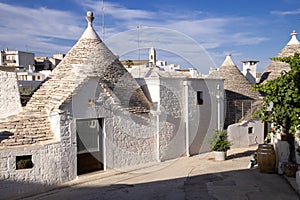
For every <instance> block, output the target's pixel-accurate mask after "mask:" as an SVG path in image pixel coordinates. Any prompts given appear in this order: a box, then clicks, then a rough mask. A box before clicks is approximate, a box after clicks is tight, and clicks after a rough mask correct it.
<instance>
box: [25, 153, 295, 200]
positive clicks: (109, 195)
mask: <svg viewBox="0 0 300 200" xmlns="http://www.w3.org/2000/svg"><path fill="white" fill-rule="evenodd" d="M255 149H256V147H250V148H240V149H233V150H230V151H229V153H228V155H229V156H228V157H229V158H228V160H226V161H224V162H222V161H221V162H217V161H214V159H213V155H212V153H209V154H205V155H201V156H194V157H190V158H187V157H183V158H180V159H177V160H172V161H167V162H163V163H161V164H160V165H158V166H152V167H151V166H150V167H145V168H143V169H136V170H132V171H128V172H122V171H115V170H109V171H108V172H98V173H92V174H87V175H83V176H80V177H79V179H78V180H76V181H73V182H69V183H67V184H64V185H63V186H62V187H60V188H57V189H54V190H52V191H49V192H46V193H42V194H39V195H36V196H30V197H28V198H26V199H43V200H46V199H49V200H50V199H51V200H52V199H72V200H74V199H83V200H96V199H116V200H117V199H172V200H176V199H180V200H181V199H218V200H223V199H224V200H225V199H230V200H232V199H237V200H243V199H250V200H251V199H253V200H254V199H255V200H260V199H262V200H267V199H272V200H276V199H278V200H285V199H286V200H294V199H299V197H298V195H297V193H296V192H295V191H294V190H293V188H292V187H291V186H290V185H289V183H288V182H287V181H286V179H285V178H284V177H283V176H281V175H277V174H264V173H260V172H259V170H258V169H248V168H247V166H248V164H249V161H250V159H251V158H252V156H251V155H252V154H253V152H254V150H255Z"/></svg>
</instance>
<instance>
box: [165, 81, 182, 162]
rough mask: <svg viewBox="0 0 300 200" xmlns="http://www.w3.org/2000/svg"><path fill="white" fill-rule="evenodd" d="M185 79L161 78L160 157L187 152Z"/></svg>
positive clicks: (166, 157) (171, 156) (174, 156)
mask: <svg viewBox="0 0 300 200" xmlns="http://www.w3.org/2000/svg"><path fill="white" fill-rule="evenodd" d="M182 86H183V80H181V79H173V78H162V79H160V105H159V112H160V115H159V151H160V152H159V158H160V160H162V161H164V160H169V159H174V158H178V157H180V156H182V155H184V153H185V130H184V128H185V122H184V111H183V108H184V107H183V106H184V105H183V98H184V91H183V87H182Z"/></svg>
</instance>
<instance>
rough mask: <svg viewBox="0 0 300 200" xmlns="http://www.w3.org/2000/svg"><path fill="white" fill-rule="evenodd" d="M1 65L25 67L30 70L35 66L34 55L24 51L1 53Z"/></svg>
mask: <svg viewBox="0 0 300 200" xmlns="http://www.w3.org/2000/svg"><path fill="white" fill-rule="evenodd" d="M0 65H5V66H15V67H23V68H26V69H28V67H29V66H33V65H34V53H30V52H23V51H10V50H8V49H6V50H2V51H0Z"/></svg>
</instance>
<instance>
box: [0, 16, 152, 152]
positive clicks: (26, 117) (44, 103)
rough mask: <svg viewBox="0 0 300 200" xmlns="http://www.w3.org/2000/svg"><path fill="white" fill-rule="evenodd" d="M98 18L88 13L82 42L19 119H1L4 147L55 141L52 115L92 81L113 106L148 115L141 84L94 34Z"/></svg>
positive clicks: (147, 106)
mask: <svg viewBox="0 0 300 200" xmlns="http://www.w3.org/2000/svg"><path fill="white" fill-rule="evenodd" d="M93 19H94V17H93V14H92V13H91V12H88V15H87V20H88V27H87V29H86V30H85V32H84V33H83V35H82V36H81V38H80V39H79V41H78V42H77V43H76V44H75V45H74V46H73V47H72V49H71V50H70V51H69V52H68V53H67V55H66V56H65V58H64V59H63V60H62V61H61V62H60V64H59V65H58V66H57V67H56V68H55V69H54V70H53V72H52V73H51V75H50V77H49V78H48V79H47V80H46V81H45V82H44V83H43V84H42V85H41V86H40V88H39V89H38V90H37V91H36V92H35V93H34V94H33V96H32V97H31V99H30V100H29V102H28V103H27V105H26V107H25V108H24V109H23V112H21V113H20V114H18V115H13V116H10V117H7V118H3V119H0V146H15V145H25V144H34V143H38V142H41V141H46V140H52V139H55V138H54V134H53V133H52V131H51V125H50V118H49V114H50V113H51V111H53V110H56V109H61V108H63V107H64V105H66V104H68V103H69V102H71V100H72V97H73V95H75V94H76V93H77V92H78V91H79V90H80V89H81V86H83V84H85V83H86V82H87V81H88V80H89V78H95V77H96V78H98V81H99V86H100V87H101V88H102V89H103V91H104V92H106V94H107V96H109V97H112V98H113V102H115V104H116V105H117V106H120V107H121V108H125V109H127V110H129V111H132V112H138V113H144V112H148V111H149V108H150V106H151V103H150V102H149V100H148V99H147V98H146V96H145V95H144V93H143V91H142V90H141V88H140V86H139V85H138V83H137V82H136V81H135V79H134V78H133V77H132V76H131V75H130V74H129V73H128V72H127V70H126V69H125V68H124V67H123V65H122V64H121V62H120V61H119V60H118V58H117V57H116V56H115V55H114V54H113V53H112V52H111V51H110V50H109V49H108V48H107V47H106V45H105V44H104V43H103V42H102V41H101V39H100V38H99V36H98V35H97V33H96V32H95V31H94V29H93V26H92V21H93Z"/></svg>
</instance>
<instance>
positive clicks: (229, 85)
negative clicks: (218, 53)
mask: <svg viewBox="0 0 300 200" xmlns="http://www.w3.org/2000/svg"><path fill="white" fill-rule="evenodd" d="M217 75H218V76H219V77H220V78H223V79H225V80H224V89H225V90H226V95H227V99H257V98H258V93H256V92H253V91H252V87H251V84H250V82H249V81H248V80H247V78H246V77H245V76H244V75H243V74H242V72H241V71H240V70H239V69H238V67H237V66H236V64H235V63H234V62H233V60H232V59H231V54H227V55H226V58H225V60H224V62H223V64H222V65H221V67H220V68H219V71H217Z"/></svg>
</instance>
